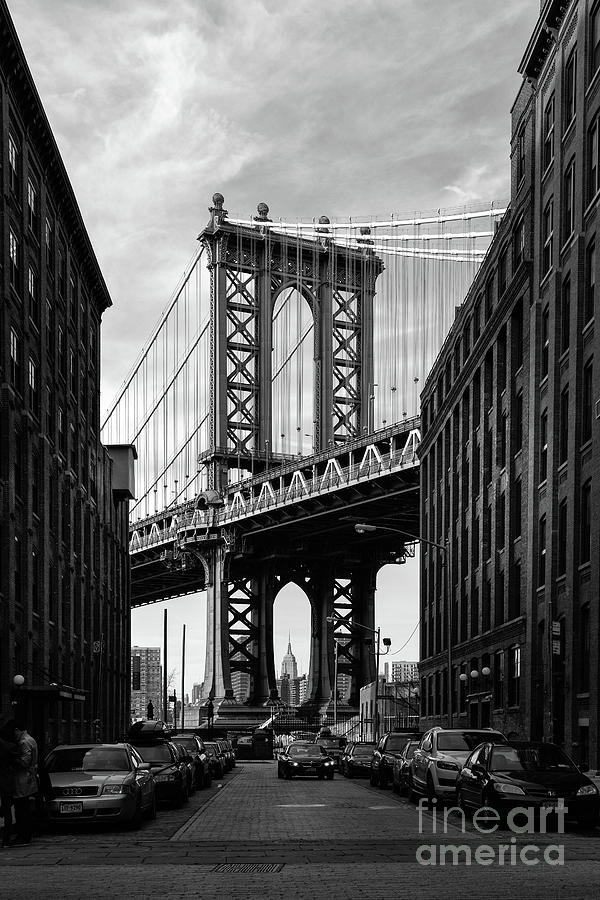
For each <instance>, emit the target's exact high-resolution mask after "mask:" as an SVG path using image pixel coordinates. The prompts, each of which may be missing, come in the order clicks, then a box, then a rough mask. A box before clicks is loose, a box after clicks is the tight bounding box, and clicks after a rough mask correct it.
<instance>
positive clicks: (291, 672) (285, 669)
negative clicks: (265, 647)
mask: <svg viewBox="0 0 600 900" xmlns="http://www.w3.org/2000/svg"><path fill="white" fill-rule="evenodd" d="M286 675H287V676H288V677H289V678H297V677H298V663H297V662H296V657H295V656H294V654H293V653H292V639H291V633H288V648H287V653H286V654H285V656H284V657H283V660H282V662H281V677H282V678H285V676H286Z"/></svg>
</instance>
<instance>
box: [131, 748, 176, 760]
mask: <svg viewBox="0 0 600 900" xmlns="http://www.w3.org/2000/svg"><path fill="white" fill-rule="evenodd" d="M136 750H137V752H138V753H139V754H140V756H141V757H142V759H143V760H144V762H149V763H170V762H173V758H172V756H171V751H170V749H169V747H168V746H167V745H166V744H148V745H147V746H145V747H139V746H138V747H136Z"/></svg>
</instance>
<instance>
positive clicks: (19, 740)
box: [13, 722, 38, 844]
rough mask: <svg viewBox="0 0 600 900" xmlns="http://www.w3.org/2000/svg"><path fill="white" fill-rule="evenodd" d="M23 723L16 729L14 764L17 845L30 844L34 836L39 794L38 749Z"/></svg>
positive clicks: (17, 725)
mask: <svg viewBox="0 0 600 900" xmlns="http://www.w3.org/2000/svg"><path fill="white" fill-rule="evenodd" d="M21 725H22V723H21V722H17V723H16V727H15V732H14V733H15V741H16V744H17V747H18V753H17V755H16V757H15V763H14V786H13V804H14V807H15V820H16V821H15V829H16V832H17V837H16V840H15V841H14V843H15V844H29V843H30V842H31V838H32V834H33V809H32V803H33V800H34V798H35V795H36V794H37V792H38V778H37V766H38V747H37V744H36V742H35V739H34V738H32V736H31V735H30V734H29V733H28V731H27V729H26V728H21Z"/></svg>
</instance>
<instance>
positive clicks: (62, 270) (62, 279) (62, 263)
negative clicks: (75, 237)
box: [58, 247, 67, 300]
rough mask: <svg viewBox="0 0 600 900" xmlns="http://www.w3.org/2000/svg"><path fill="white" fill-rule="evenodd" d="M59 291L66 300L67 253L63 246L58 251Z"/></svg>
mask: <svg viewBox="0 0 600 900" xmlns="http://www.w3.org/2000/svg"><path fill="white" fill-rule="evenodd" d="M58 293H59V295H60V297H61V298H62V299H63V300H65V299H66V296H67V255H66V252H65V250H64V248H63V247H60V248H59V251H58Z"/></svg>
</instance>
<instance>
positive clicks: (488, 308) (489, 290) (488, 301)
mask: <svg viewBox="0 0 600 900" xmlns="http://www.w3.org/2000/svg"><path fill="white" fill-rule="evenodd" d="M493 309H494V279H493V278H490V279H489V281H488V283H487V284H486V286H485V321H486V322H488V321H489V319H490V318H491V316H492V310H493Z"/></svg>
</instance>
